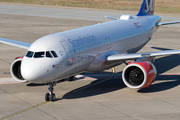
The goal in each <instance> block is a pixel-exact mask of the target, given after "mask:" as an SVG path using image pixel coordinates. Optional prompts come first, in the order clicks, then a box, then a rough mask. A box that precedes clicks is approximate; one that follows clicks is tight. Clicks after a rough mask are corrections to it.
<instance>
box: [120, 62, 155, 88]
mask: <svg viewBox="0 0 180 120" xmlns="http://www.w3.org/2000/svg"><path fill="white" fill-rule="evenodd" d="M155 77H156V68H155V66H154V65H153V64H152V63H151V62H148V61H142V62H131V63H129V65H127V66H126V67H125V69H124V70H123V74H122V78H123V82H124V83H125V84H126V86H128V87H130V88H137V89H141V88H146V87H149V86H150V85H151V84H152V82H153V81H154V79H155Z"/></svg>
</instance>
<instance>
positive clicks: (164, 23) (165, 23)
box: [156, 21, 180, 26]
mask: <svg viewBox="0 0 180 120" xmlns="http://www.w3.org/2000/svg"><path fill="white" fill-rule="evenodd" d="M177 23H180V21H173V22H160V23H157V24H156V26H160V25H169V24H177Z"/></svg>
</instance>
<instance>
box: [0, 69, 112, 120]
mask: <svg viewBox="0 0 180 120" xmlns="http://www.w3.org/2000/svg"><path fill="white" fill-rule="evenodd" d="M111 70H112V74H111V76H110V77H109V78H106V79H104V80H102V81H99V82H97V83H95V84H91V85H88V86H86V87H83V88H82V89H79V90H76V91H73V92H71V93H74V92H77V91H80V90H83V89H86V88H88V87H91V86H94V85H97V84H99V83H102V82H105V81H107V80H110V79H111V78H112V77H113V76H114V73H115V69H114V68H111ZM71 93H69V94H71ZM63 96H64V95H61V96H59V97H57V98H56V99H63ZM48 102H50V101H45V102H42V103H39V104H37V105H34V106H31V107H29V108H26V109H23V110H20V111H18V112H15V113H13V114H10V115H7V116H5V117H2V118H0V120H4V119H7V118H9V117H12V116H15V115H17V114H20V113H23V112H26V111H28V110H31V109H33V108H36V107H39V106H41V105H44V104H46V103H48Z"/></svg>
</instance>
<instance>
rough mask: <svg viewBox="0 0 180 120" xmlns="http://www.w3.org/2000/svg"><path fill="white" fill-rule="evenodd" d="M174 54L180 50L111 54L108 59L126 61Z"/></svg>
mask: <svg viewBox="0 0 180 120" xmlns="http://www.w3.org/2000/svg"><path fill="white" fill-rule="evenodd" d="M173 54H180V50H167V51H160V52H147V53H133V54H115V55H110V56H108V57H107V61H116V60H118V61H119V60H120V61H125V60H133V59H138V58H142V57H157V56H163V55H165V56H166V55H173Z"/></svg>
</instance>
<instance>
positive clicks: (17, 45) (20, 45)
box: [0, 38, 31, 49]
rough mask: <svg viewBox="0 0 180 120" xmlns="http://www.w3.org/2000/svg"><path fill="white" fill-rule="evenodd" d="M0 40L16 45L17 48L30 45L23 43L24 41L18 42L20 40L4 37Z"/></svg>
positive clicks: (25, 47)
mask: <svg viewBox="0 0 180 120" xmlns="http://www.w3.org/2000/svg"><path fill="white" fill-rule="evenodd" d="M0 42H1V43H4V44H8V45H12V46H16V47H19V48H23V49H29V47H30V46H31V44H30V43H25V42H20V41H15V40H10V39H5V38H0Z"/></svg>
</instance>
